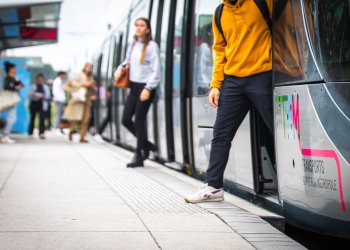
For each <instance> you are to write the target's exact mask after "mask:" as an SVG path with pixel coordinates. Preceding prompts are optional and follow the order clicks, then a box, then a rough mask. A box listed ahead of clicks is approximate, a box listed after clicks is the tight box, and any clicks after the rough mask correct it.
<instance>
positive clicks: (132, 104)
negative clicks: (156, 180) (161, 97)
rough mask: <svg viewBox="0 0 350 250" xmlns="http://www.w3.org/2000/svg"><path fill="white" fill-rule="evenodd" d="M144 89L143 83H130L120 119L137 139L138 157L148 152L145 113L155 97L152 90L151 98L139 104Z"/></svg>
mask: <svg viewBox="0 0 350 250" xmlns="http://www.w3.org/2000/svg"><path fill="white" fill-rule="evenodd" d="M144 87H145V84H143V83H131V88H130V92H129V95H128V97H127V99H126V102H125V106H124V112H123V118H122V123H123V125H124V126H125V127H126V128H127V129H128V130H129V131H130V132H131V133H132V134H133V135H134V136H135V137H136V138H137V147H136V153H137V154H139V155H140V154H141V151H142V150H145V151H146V152H148V151H149V150H150V148H149V142H148V139H147V113H148V110H149V107H150V106H151V104H152V101H153V98H154V95H155V91H154V90H153V91H152V92H151V97H150V98H149V99H148V100H147V101H144V102H141V101H140V95H141V92H142V90H143V88H144ZM133 118H134V119H133Z"/></svg>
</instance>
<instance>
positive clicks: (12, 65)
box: [4, 61, 16, 74]
mask: <svg viewBox="0 0 350 250" xmlns="http://www.w3.org/2000/svg"><path fill="white" fill-rule="evenodd" d="M4 66H5V72H6V74H8V73H9V72H10V70H11V69H12V68H15V67H16V65H15V64H13V63H10V62H8V61H6V62H5V63H4Z"/></svg>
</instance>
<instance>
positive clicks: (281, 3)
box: [273, 0, 288, 20]
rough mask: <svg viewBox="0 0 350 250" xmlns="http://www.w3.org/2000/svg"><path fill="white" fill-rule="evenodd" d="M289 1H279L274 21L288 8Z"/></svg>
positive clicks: (275, 8) (275, 9) (276, 5)
mask: <svg viewBox="0 0 350 250" xmlns="http://www.w3.org/2000/svg"><path fill="white" fill-rule="evenodd" d="M287 3H288V0H278V1H277V3H276V4H275V6H274V11H273V12H274V13H273V14H274V17H273V20H278V19H279V18H280V16H281V14H282V12H283V11H284V8H285V7H286V5H287Z"/></svg>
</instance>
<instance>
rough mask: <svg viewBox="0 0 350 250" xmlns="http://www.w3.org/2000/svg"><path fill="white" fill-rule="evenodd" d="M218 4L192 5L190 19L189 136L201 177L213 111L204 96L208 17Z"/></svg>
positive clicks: (209, 59)
mask: <svg viewBox="0 0 350 250" xmlns="http://www.w3.org/2000/svg"><path fill="white" fill-rule="evenodd" d="M220 3H221V1H220V0H215V1H214V0H201V1H196V5H195V18H194V36H193V38H192V39H193V41H192V44H193V45H194V59H193V79H192V133H193V153H194V165H195V168H196V172H199V173H201V174H202V175H203V176H204V173H205V171H206V169H207V165H208V162H209V153H210V145H211V139H212V135H213V128H212V126H213V124H214V122H215V117H216V110H215V109H213V108H211V106H210V105H209V103H208V92H209V86H210V82H211V77H212V68H213V50H212V45H213V31H212V17H213V13H214V11H215V9H216V7H217V6H218V5H219V4H220Z"/></svg>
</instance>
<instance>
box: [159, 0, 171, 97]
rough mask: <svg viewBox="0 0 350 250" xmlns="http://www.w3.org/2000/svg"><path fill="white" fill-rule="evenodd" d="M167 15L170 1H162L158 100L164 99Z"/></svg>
mask: <svg viewBox="0 0 350 250" xmlns="http://www.w3.org/2000/svg"><path fill="white" fill-rule="evenodd" d="M169 14H170V0H166V1H164V6H163V14H162V27H161V35H160V44H159V47H160V64H161V68H162V74H161V75H162V81H161V83H160V86H159V88H158V97H159V98H160V99H164V98H165V95H164V85H165V81H166V74H165V70H166V49H167V41H168V30H169Z"/></svg>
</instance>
